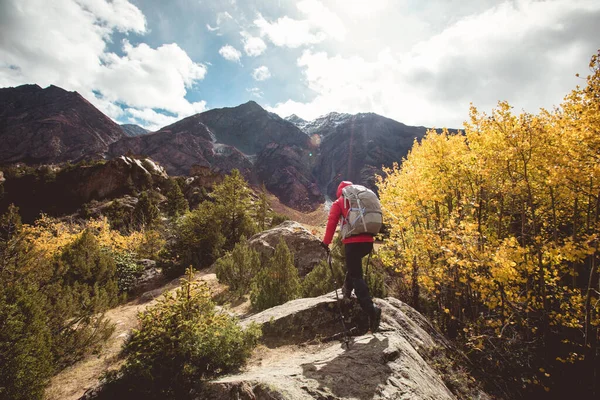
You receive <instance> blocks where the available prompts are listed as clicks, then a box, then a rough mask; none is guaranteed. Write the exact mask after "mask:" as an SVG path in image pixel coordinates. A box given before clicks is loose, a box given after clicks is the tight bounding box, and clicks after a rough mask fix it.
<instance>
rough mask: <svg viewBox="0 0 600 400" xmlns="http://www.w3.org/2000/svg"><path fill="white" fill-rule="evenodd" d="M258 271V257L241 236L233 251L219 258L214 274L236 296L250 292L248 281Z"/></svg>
mask: <svg viewBox="0 0 600 400" xmlns="http://www.w3.org/2000/svg"><path fill="white" fill-rule="evenodd" d="M259 269H260V256H259V254H258V252H257V251H255V250H253V249H252V248H251V247H250V246H249V245H248V241H247V240H246V238H245V237H244V236H242V238H241V240H240V242H239V243H236V245H235V247H234V248H233V251H231V252H230V253H227V254H226V255H225V256H223V257H221V258H219V259H218V260H217V262H216V273H217V278H218V279H219V281H221V282H223V283H226V284H228V285H229V290H230V291H231V292H233V293H236V294H238V295H243V294H245V293H247V292H249V291H250V281H251V280H252V278H254V275H256V273H257V272H258V270H259Z"/></svg>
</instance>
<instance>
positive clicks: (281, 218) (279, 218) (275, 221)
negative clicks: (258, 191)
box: [271, 212, 290, 228]
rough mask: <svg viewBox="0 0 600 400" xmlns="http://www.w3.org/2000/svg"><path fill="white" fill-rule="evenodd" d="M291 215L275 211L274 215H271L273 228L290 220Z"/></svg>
mask: <svg viewBox="0 0 600 400" xmlns="http://www.w3.org/2000/svg"><path fill="white" fill-rule="evenodd" d="M289 219H290V218H289V217H288V216H287V215H283V214H278V213H275V212H274V213H273V216H272V217H271V228H273V227H275V226H277V225H279V224H281V223H283V222H285V221H289Z"/></svg>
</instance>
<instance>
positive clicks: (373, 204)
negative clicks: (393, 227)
mask: <svg viewBox="0 0 600 400" xmlns="http://www.w3.org/2000/svg"><path fill="white" fill-rule="evenodd" d="M342 197H343V198H344V207H345V208H348V209H349V210H348V215H347V216H346V217H345V218H342V222H341V224H342V225H341V228H340V232H341V235H342V239H346V238H348V237H350V236H354V235H360V234H361V233H369V234H371V235H373V236H374V235H377V234H378V233H379V230H380V229H381V225H382V224H383V214H382V213H381V204H380V203H379V199H378V198H377V195H376V194H375V193H374V192H373V191H372V190H369V189H367V188H366V187H364V186H361V185H350V186H346V187H345V188H344V189H342Z"/></svg>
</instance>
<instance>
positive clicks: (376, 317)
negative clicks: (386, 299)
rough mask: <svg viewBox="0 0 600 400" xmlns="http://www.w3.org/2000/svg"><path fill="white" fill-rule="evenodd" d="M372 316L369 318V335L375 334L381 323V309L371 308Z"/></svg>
mask: <svg viewBox="0 0 600 400" xmlns="http://www.w3.org/2000/svg"><path fill="white" fill-rule="evenodd" d="M373 307H374V310H373V314H371V316H370V317H369V330H370V331H371V333H375V332H377V330H378V329H379V323H380V322H381V308H379V307H377V306H373Z"/></svg>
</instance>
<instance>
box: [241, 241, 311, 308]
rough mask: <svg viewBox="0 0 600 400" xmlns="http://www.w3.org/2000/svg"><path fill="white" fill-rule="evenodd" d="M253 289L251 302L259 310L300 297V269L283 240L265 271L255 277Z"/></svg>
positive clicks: (252, 284)
mask: <svg viewBox="0 0 600 400" xmlns="http://www.w3.org/2000/svg"><path fill="white" fill-rule="evenodd" d="M251 287H252V289H251V293H250V301H251V303H252V306H253V307H254V308H255V309H257V310H265V309H267V308H270V307H274V306H276V305H279V304H283V303H285V302H287V301H289V300H293V299H296V298H298V296H300V294H301V290H302V288H301V283H300V277H299V276H298V269H296V267H295V266H294V262H293V259H292V254H291V253H290V250H289V248H288V246H287V245H286V243H285V241H284V240H283V239H280V241H279V244H278V245H277V247H276V248H275V253H274V254H273V257H271V258H270V259H269V260H268V262H267V265H266V266H265V267H264V269H262V270H261V271H260V272H259V273H258V274H257V275H256V276H255V277H254V279H253V280H252V283H251Z"/></svg>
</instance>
